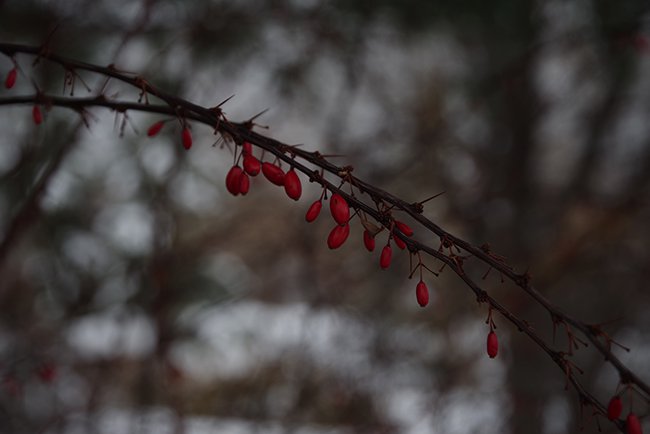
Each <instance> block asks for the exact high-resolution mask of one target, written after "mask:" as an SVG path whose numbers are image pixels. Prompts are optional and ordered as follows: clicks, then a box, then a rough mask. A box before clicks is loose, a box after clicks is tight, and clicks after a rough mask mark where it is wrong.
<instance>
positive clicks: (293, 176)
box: [284, 168, 302, 200]
mask: <svg viewBox="0 0 650 434" xmlns="http://www.w3.org/2000/svg"><path fill="white" fill-rule="evenodd" d="M284 191H285V192H286V193H287V196H289V197H290V198H291V199H293V200H298V199H300V195H301V194H302V185H301V184H300V178H298V174H297V173H296V171H295V170H294V169H293V168H291V170H289V171H288V172H287V174H286V175H285V176H284Z"/></svg>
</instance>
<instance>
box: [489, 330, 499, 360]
mask: <svg viewBox="0 0 650 434" xmlns="http://www.w3.org/2000/svg"><path fill="white" fill-rule="evenodd" d="M498 352H499V339H497V334H496V333H494V331H493V330H490V333H488V337H487V353H488V356H490V358H491V359H494V358H495V357H496V356H497V353H498Z"/></svg>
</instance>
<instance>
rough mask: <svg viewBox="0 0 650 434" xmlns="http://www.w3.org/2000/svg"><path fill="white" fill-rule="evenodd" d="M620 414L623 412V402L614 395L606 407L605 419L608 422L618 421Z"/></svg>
mask: <svg viewBox="0 0 650 434" xmlns="http://www.w3.org/2000/svg"><path fill="white" fill-rule="evenodd" d="M622 412H623V402H622V401H621V397H620V396H618V395H615V396H614V397H612V399H611V400H610V401H609V405H608V406H607V418H608V419H609V420H614V419H618V418H620V417H621V413H622Z"/></svg>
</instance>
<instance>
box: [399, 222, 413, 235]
mask: <svg viewBox="0 0 650 434" xmlns="http://www.w3.org/2000/svg"><path fill="white" fill-rule="evenodd" d="M395 227H397V229H399V230H400V231H401V232H402V233H403V234H404V235H406V236H407V237H410V236H411V235H413V229H411V227H410V226H409V225H407V224H406V223H404V222H401V221H399V220H395Z"/></svg>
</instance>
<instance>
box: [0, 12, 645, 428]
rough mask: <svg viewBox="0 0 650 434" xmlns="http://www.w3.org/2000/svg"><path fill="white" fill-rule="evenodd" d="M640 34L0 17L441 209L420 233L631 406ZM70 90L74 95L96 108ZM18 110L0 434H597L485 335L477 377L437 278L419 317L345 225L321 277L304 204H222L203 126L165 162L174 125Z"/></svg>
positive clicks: (21, 87) (4, 177) (261, 185)
mask: <svg viewBox="0 0 650 434" xmlns="http://www.w3.org/2000/svg"><path fill="white" fill-rule="evenodd" d="M649 8H650V4H648V2H647V1H645V0H631V1H626V2H613V1H606V0H602V1H595V0H592V1H589V0H584V1H568V0H551V1H515V0H494V1H490V2H486V1H460V2H459V1H451V0H442V1H437V2H431V1H419V0H408V1H400V2H397V1H385V0H377V1H367V0H345V1H330V2H325V1H318V0H270V1H253V0H237V1H216V0H215V1H178V0H176V1H175V0H144V1H124V0H110V1H109V0H66V1H31V0H29V1H11V0H9V1H7V0H5V1H0V40H2V41H6V42H16V43H25V44H32V45H34V44H41V43H43V42H44V41H46V40H47V41H49V44H50V47H51V49H52V50H53V51H55V52H58V53H61V54H63V55H66V56H68V57H72V58H75V59H79V60H85V61H88V62H95V63H98V64H101V65H108V64H110V63H113V64H115V66H116V67H117V68H119V69H122V70H124V71H130V72H134V73H139V74H141V75H142V76H144V77H146V78H147V79H148V80H149V81H151V82H152V83H154V84H155V85H157V86H160V87H162V88H163V89H165V90H167V91H170V92H174V93H176V94H178V95H180V96H182V97H184V98H187V99H189V100H191V101H193V102H195V103H198V104H201V105H204V106H214V105H216V104H217V103H219V102H221V101H222V100H224V99H225V98H227V97H228V96H230V95H232V94H235V97H234V98H233V99H232V100H231V101H229V102H228V103H227V104H226V105H225V106H224V110H225V112H226V116H228V117H229V118H231V119H233V120H237V121H242V120H245V119H247V118H249V117H251V116H252V115H254V114H256V113H258V112H259V111H261V110H263V109H266V108H269V109H270V110H269V111H268V112H267V113H266V114H265V115H264V116H262V117H261V118H259V120H258V122H259V123H261V124H263V125H268V126H269V129H268V131H265V130H260V131H263V132H265V133H268V134H269V135H271V136H273V137H274V138H277V139H279V140H282V141H285V142H286V143H290V144H302V145H303V146H304V147H305V149H310V150H321V152H323V153H327V154H332V155H340V157H334V159H333V161H335V162H337V163H339V164H351V165H353V166H354V167H355V174H356V175H357V176H360V177H361V178H362V179H365V180H367V181H369V182H370V183H373V184H375V185H377V186H379V187H381V188H384V189H386V190H388V191H390V192H391V193H394V194H396V195H398V196H400V197H402V198H404V199H405V200H407V201H409V202H415V201H418V200H423V199H424V198H426V197H428V196H431V195H433V194H436V193H439V192H441V191H444V192H445V193H444V194H443V195H442V196H440V197H438V198H436V199H435V200H433V201H431V202H428V203H427V205H426V208H425V215H427V217H429V218H431V219H433V220H434V221H436V222H438V223H439V224H440V225H442V226H443V227H445V228H446V229H448V230H450V231H451V232H452V233H454V234H456V235H459V236H461V237H464V238H465V239H467V240H468V241H470V242H472V243H474V244H482V243H485V242H488V243H490V245H491V247H492V249H493V250H494V251H496V252H498V253H500V254H502V255H504V256H506V257H507V258H509V260H510V262H511V264H512V265H513V266H515V267H516V268H517V269H518V270H522V271H523V270H526V269H528V270H529V271H530V272H531V274H532V275H533V278H534V283H535V284H536V286H537V288H538V289H539V290H540V291H541V292H542V293H543V294H544V295H545V296H546V297H548V298H549V299H550V300H552V301H553V302H554V303H555V304H556V305H558V306H560V307H561V308H562V309H564V310H566V311H567V312H570V313H572V314H573V315H574V316H576V317H578V318H581V319H583V320H584V321H587V322H590V323H599V324H604V325H603V327H604V328H605V330H607V331H608V332H609V333H610V334H611V335H612V336H613V337H615V338H616V339H617V340H618V341H620V342H621V343H623V344H625V345H627V346H629V347H630V348H631V349H632V351H631V352H630V353H626V352H624V351H622V350H618V349H616V350H615V352H616V354H617V355H619V356H620V357H621V358H622V359H623V360H625V361H626V363H629V366H630V367H632V368H633V369H634V370H635V371H636V372H637V373H638V374H639V375H640V376H641V377H642V378H644V379H645V380H646V381H650V369H649V368H648V366H649V361H650V333H649V332H650V316H649V315H648V308H649V305H650V291H649V288H648V281H649V280H650V243H648V241H650V225H649V224H648V222H650V202H649V200H648V199H649V198H650V191H649V186H650V122H648V119H649V115H650V80H649V79H648V77H650V14H649V12H648V9H649ZM55 28H56V31H54V33H53V34H52V33H51V32H52V30H53V29H55ZM50 34H52V36H51V37H50V38H49V39H48V35H50ZM32 60H33V58H31V57H28V56H19V57H18V58H17V61H18V62H19V64H20V66H21V68H22V69H23V71H24V74H25V75H21V76H20V77H19V80H18V84H17V86H16V88H15V89H13V90H12V91H11V94H12V95H14V94H32V93H33V92H34V89H33V87H32V86H31V84H30V83H29V81H28V79H27V78H28V77H29V78H32V79H33V80H34V81H35V82H36V83H38V84H39V86H40V87H41V88H42V89H43V90H45V91H47V92H52V93H57V92H59V93H60V92H61V89H62V87H63V72H62V71H61V70H60V69H57V68H55V67H51V66H47V64H46V63H45V62H42V63H41V64H39V65H37V66H36V67H35V68H32V66H31V63H32ZM10 68H11V62H10V61H9V60H8V59H6V58H4V57H2V58H0V71H1V72H2V76H4V74H5V73H6V71H8V70H9V69H10ZM81 76H82V78H83V79H84V81H85V82H86V84H87V85H88V87H89V88H90V89H91V94H96V93H97V92H98V90H99V89H102V86H103V85H104V84H105V83H104V80H103V78H101V77H97V76H92V75H89V74H83V73H82V74H81ZM105 92H106V93H107V95H110V96H114V97H117V98H121V99H130V100H135V99H137V92H136V91H134V90H132V89H127V88H121V87H119V86H117V85H116V84H115V83H110V84H109V85H108V87H107V88H106V91H105ZM9 94H10V93H9V91H7V90H6V89H4V88H3V89H1V90H0V97H2V96H5V95H9ZM87 94H88V92H87V91H86V90H85V89H84V87H83V85H81V83H77V85H76V87H75V95H80V96H83V95H87ZM30 113H31V110H30V108H29V107H25V106H2V107H0V131H1V132H2V134H1V135H0V137H1V138H0V143H1V147H0V149H1V152H0V234H1V237H2V241H1V244H0V370H1V375H2V387H0V430H1V431H2V432H7V433H9V432H11V433H111V434H113V433H115V434H120V433H135V432H137V433H192V434H194V433H208V432H220V433H254V432H263V433H459V434H460V433H486V434H487V433H527V434H536V433H544V434H559V433H568V432H576V431H577V430H578V428H579V427H580V426H581V425H584V427H585V432H596V430H597V425H596V424H595V422H594V420H593V418H591V417H590V414H591V411H590V410H589V409H586V410H585V413H584V415H583V417H581V416H580V408H579V404H578V400H577V397H576V395H575V393H574V392H573V391H569V392H566V391H565V390H564V376H563V375H562V373H561V372H560V371H559V370H558V369H557V367H556V366H555V365H553V364H552V362H551V361H550V360H549V359H548V357H547V356H546V355H545V354H543V353H542V352H541V351H540V350H539V349H538V348H537V347H535V346H534V345H533V344H532V343H531V342H529V341H528V340H527V339H526V338H524V337H523V336H521V335H520V334H517V333H516V332H515V331H514V330H513V329H512V328H511V327H510V325H509V324H508V323H506V322H505V321H503V320H502V319H501V318H499V317H498V316H497V317H496V318H495V319H496V322H497V326H498V329H497V331H498V333H499V337H500V342H501V351H500V354H499V356H498V358H497V359H495V360H490V359H488V358H487V356H486V355H485V336H486V334H487V326H486V325H485V323H484V320H485V316H486V311H485V308H484V307H481V306H479V305H477V303H476V302H475V299H474V297H473V295H472V294H471V292H469V291H468V290H467V289H466V288H465V287H463V285H462V283H461V282H460V281H459V280H458V279H457V278H455V277H454V276H453V275H451V273H450V272H449V271H447V272H443V273H442V275H441V276H440V277H439V278H434V277H433V276H431V275H429V276H426V281H427V283H428V285H429V287H430V289H431V290H432V301H431V303H430V305H429V306H428V307H427V308H426V309H420V308H419V307H418V306H417V304H416V303H415V296H414V289H415V283H416V282H415V281H413V280H409V279H408V278H407V277H408V260H407V258H406V255H403V254H402V255H398V256H397V257H396V260H395V262H394V264H393V265H392V266H391V269H390V270H388V271H381V270H380V269H379V267H378V263H377V261H378V258H377V256H378V253H377V252H375V253H374V254H372V255H371V254H368V253H367V252H366V251H365V250H364V248H363V245H362V243H361V232H362V229H361V226H360V225H359V224H356V223H355V224H354V225H353V229H352V235H351V238H350V240H349V241H348V242H347V243H346V245H344V246H343V247H342V248H340V249H339V250H336V251H330V250H329V249H328V248H327V246H326V243H325V239H326V237H327V233H328V232H329V230H330V226H331V224H330V222H328V221H326V220H327V219H326V218H323V216H321V218H320V219H319V220H317V221H316V222H315V223H312V224H306V223H305V222H304V213H305V211H306V209H307V207H308V205H309V204H310V203H311V202H312V201H313V200H315V199H316V198H317V197H318V194H319V191H318V190H317V189H316V188H315V187H314V186H310V185H307V184H308V183H307V182H306V180H305V179H304V178H303V181H304V184H305V191H304V193H303V198H302V199H301V200H300V201H299V202H298V203H294V202H293V201H291V200H289V199H288V198H287V197H286V196H285V195H284V192H283V191H282V190H281V189H278V188H276V187H274V186H272V185H271V184H269V183H268V182H266V181H265V180H263V179H254V182H253V184H252V188H251V192H250V193H249V194H248V195H247V196H246V197H243V198H242V197H237V198H234V197H232V196H230V195H229V194H227V192H226V190H225V185H224V178H225V174H226V171H227V170H228V168H229V166H230V165H232V154H231V153H230V151H229V150H228V149H225V148H223V147H221V146H220V144H216V146H213V145H215V141H216V138H215V137H214V136H213V135H212V132H211V131H210V129H209V128H207V127H204V126H200V125H195V126H194V128H193V133H194V137H195V145H194V147H193V148H192V150H191V152H189V153H187V152H184V151H183V150H182V147H181V146H180V136H179V127H178V125H174V123H170V124H168V125H169V126H168V127H166V128H165V130H164V131H163V133H161V135H159V136H158V137H156V138H155V139H148V138H147V137H146V135H145V134H144V132H145V131H146V128H147V127H148V126H149V125H150V124H151V123H152V122H155V121H156V120H158V118H156V117H155V116H151V115H143V114H138V113H129V114H128V115H129V122H128V123H127V125H126V128H125V129H124V132H123V135H121V134H120V129H121V128H120V125H121V118H119V117H118V118H117V120H116V118H115V114H114V113H111V112H110V111H107V110H104V109H96V110H92V111H91V113H92V115H91V116H89V118H88V119H89V124H90V126H89V128H86V127H84V126H83V124H81V123H80V119H79V116H78V114H76V113H74V112H70V111H68V110H65V109H52V110H51V111H48V112H47V113H46V122H45V124H44V125H41V126H39V127H35V126H34V125H33V123H32V121H31V117H30V116H31V115H30ZM417 236H420V237H421V238H422V239H426V238H427V237H429V238H430V240H431V245H433V246H436V247H437V242H438V241H437V240H435V239H434V238H433V237H432V236H431V235H430V234H429V235H428V234H426V233H424V231H423V229H419V230H416V237H417ZM430 265H431V266H432V267H434V268H437V267H439V264H433V263H432V264H430ZM484 284H485V288H486V289H487V290H489V291H491V293H493V294H495V296H496V297H497V298H498V299H499V300H502V301H503V302H504V303H505V304H507V305H508V306H509V307H510V308H511V309H513V310H514V311H516V312H517V313H518V315H519V316H521V317H522V318H524V319H526V320H528V321H529V322H530V323H531V324H532V325H533V326H534V327H535V328H536V329H537V330H538V332H539V333H540V334H541V335H542V336H544V337H545V338H548V339H551V333H552V326H551V322H550V319H549V318H548V316H547V315H546V314H545V313H544V312H542V311H541V310H540V309H539V308H538V307H537V306H536V305H534V304H533V303H532V302H531V300H530V299H529V298H527V297H525V296H524V295H523V294H522V293H521V292H520V291H518V290H517V289H516V288H513V287H511V286H509V285H507V284H505V285H502V284H501V283H500V280H499V278H498V275H495V274H494V273H493V274H492V275H490V276H489V277H488V278H487V279H486V280H485V281H484ZM556 344H557V345H558V347H560V348H564V347H565V346H566V342H565V339H564V338H563V334H562V333H559V334H558V337H557V341H556ZM575 360H576V363H578V365H579V366H580V367H581V368H583V369H584V374H583V375H581V376H580V379H581V380H582V381H583V382H584V383H585V384H586V385H587V386H588V388H590V390H592V391H593V393H594V394H595V395H596V396H597V397H599V398H600V399H601V400H602V401H604V402H607V400H608V399H609V397H610V396H611V395H612V394H613V393H614V392H615V390H616V387H617V383H618V378H617V376H616V374H615V372H614V371H613V370H612V369H611V367H609V366H607V365H604V364H603V359H602V357H601V356H598V355H596V354H595V353H593V352H592V350H591V349H590V348H588V349H581V350H580V351H579V353H578V355H577V357H576V359H575ZM631 395H634V394H626V395H625V396H624V401H625V406H626V409H629V405H630V397H631ZM633 404H634V410H635V411H636V412H637V413H638V414H639V415H640V416H642V418H644V420H645V419H647V418H646V417H645V416H647V414H648V406H647V403H644V402H643V401H642V400H641V399H640V398H639V397H638V396H635V399H634V403H633ZM645 425H646V430H648V423H647V422H645ZM602 428H603V432H615V430H614V429H613V427H612V426H611V425H610V424H609V423H607V422H604V423H602Z"/></svg>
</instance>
